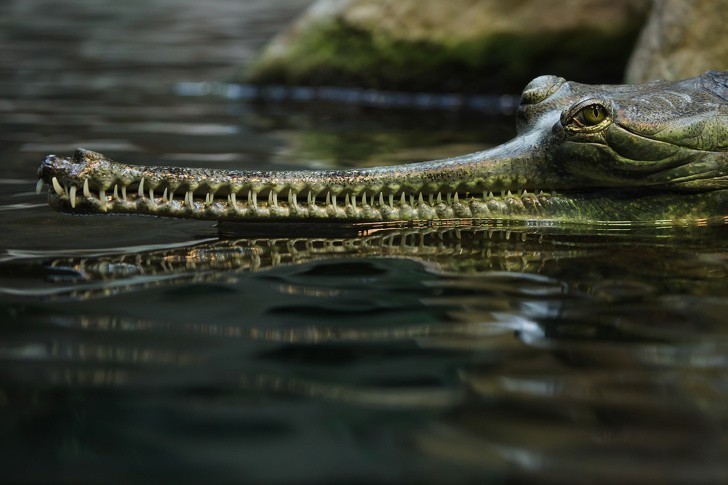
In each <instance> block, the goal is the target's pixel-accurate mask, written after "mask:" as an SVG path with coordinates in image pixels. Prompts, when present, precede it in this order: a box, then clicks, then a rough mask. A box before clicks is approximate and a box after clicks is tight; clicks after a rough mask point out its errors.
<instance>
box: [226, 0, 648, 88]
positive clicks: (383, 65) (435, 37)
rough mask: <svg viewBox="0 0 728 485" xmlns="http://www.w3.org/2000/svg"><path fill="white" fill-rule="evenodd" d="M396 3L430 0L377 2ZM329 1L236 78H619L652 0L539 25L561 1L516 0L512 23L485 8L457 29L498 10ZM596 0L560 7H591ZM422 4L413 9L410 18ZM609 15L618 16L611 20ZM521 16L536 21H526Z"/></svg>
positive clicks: (472, 84)
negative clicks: (368, 9) (364, 6)
mask: <svg viewBox="0 0 728 485" xmlns="http://www.w3.org/2000/svg"><path fill="white" fill-rule="evenodd" d="M390 2H391V3H392V4H393V5H394V4H396V5H397V7H396V9H398V11H401V10H402V9H405V11H406V7H403V5H404V4H407V3H416V4H418V5H421V7H422V8H425V7H427V4H431V2H429V1H426V0H425V1H424V2H423V0H378V1H377V2H374V3H377V4H378V5H379V6H380V9H379V10H378V11H377V12H378V13H379V14H382V15H387V12H388V9H387V6H388V5H389V3H390ZM395 2H396V3H395ZM327 3H328V4H329V10H328V11H327V12H325V14H321V12H320V11H319V12H318V15H314V18H313V19H311V18H307V17H306V15H309V17H310V16H311V14H305V15H304V18H303V19H301V20H299V22H297V23H296V24H294V26H293V27H292V28H291V29H289V31H287V32H285V33H284V34H283V35H281V36H280V37H279V38H277V39H275V40H274V41H273V42H272V43H271V45H270V46H269V47H268V48H267V49H265V50H264V51H263V53H262V54H261V56H260V57H259V58H258V60H257V61H256V62H255V63H254V64H253V65H252V66H251V68H249V69H248V70H245V71H244V72H242V73H241V74H240V76H238V77H237V79H236V80H238V81H240V80H242V81H246V82H254V83H266V84H270V83H283V84H288V85H337V86H359V87H373V88H379V89H397V90H406V91H429V90H434V91H462V92H499V93H504V92H518V91H520V89H521V88H522V87H523V86H524V85H525V84H526V83H527V82H528V81H529V80H530V79H532V78H533V77H535V76H537V75H540V74H544V73H554V74H558V75H561V76H564V77H566V78H568V79H572V80H576V81H582V82H592V83H594V82H596V83H609V82H619V81H620V80H621V79H622V76H623V72H624V66H625V63H626V60H627V58H628V57H629V54H630V52H631V49H632V46H633V44H634V42H635V39H636V38H637V36H638V34H639V30H640V28H641V25H642V23H643V21H644V15H645V13H646V12H645V8H643V7H642V4H643V3H644V2H639V1H627V0H624V1H617V2H614V4H615V5H616V6H619V7H620V8H621V10H618V11H617V12H616V13H615V12H612V13H611V14H610V15H609V16H605V15H601V16H599V18H597V13H598V12H597V11H596V10H595V13H594V14H593V15H589V14H588V13H587V14H578V15H577V14H575V13H574V12H570V15H568V16H563V17H564V18H565V19H566V20H565V21H564V22H563V24H562V25H553V21H549V23H547V25H543V24H534V19H535V18H538V16H536V15H534V14H533V10H537V11H538V12H539V13H542V12H543V11H544V10H545V9H548V8H550V5H551V4H552V3H553V2H549V1H546V2H544V1H543V0H541V1H532V0H522V1H521V2H514V3H515V4H518V5H520V7H518V8H516V7H513V6H510V7H508V9H509V11H508V12H506V11H503V12H501V13H502V14H503V15H509V14H510V15H512V16H514V17H516V18H511V20H510V22H505V24H504V22H499V21H496V20H493V19H491V20H488V19H490V17H487V16H486V18H481V19H480V20H481V21H482V22H485V23H486V25H484V26H483V27H482V28H478V27H477V25H473V24H472V23H468V28H459V27H458V25H460V24H462V22H463V17H462V15H466V16H468V17H470V18H478V16H477V15H474V14H472V12H473V11H474V10H473V9H477V8H478V7H479V4H481V5H480V7H481V8H482V9H485V10H488V9H490V10H493V9H494V7H493V5H486V4H490V3H492V2H490V1H486V0H471V1H466V0H451V1H449V2H447V3H445V4H443V3H442V2H441V3H439V4H438V5H440V7H439V8H441V9H442V8H445V9H446V11H447V13H446V14H445V13H443V14H442V15H440V16H439V17H440V18H441V22H440V23H435V22H434V20H432V19H429V17H431V16H433V15H437V14H436V13H432V12H430V13H429V14H428V19H429V20H430V22H429V23H428V22H427V21H425V20H427V19H425V20H423V19H419V20H416V19H411V18H409V17H408V18H407V20H400V21H399V23H398V22H397V21H394V22H392V21H390V22H389V23H387V22H384V23H380V22H378V21H377V19H376V15H370V17H369V18H367V19H366V21H362V20H361V18H360V17H361V16H359V17H357V16H356V15H353V16H352V15H348V13H351V11H352V9H353V8H354V7H356V6H359V4H361V3H365V2H363V1H362V0H349V1H343V2H340V3H341V4H342V7H340V9H339V10H337V9H335V8H331V6H330V4H331V3H332V2H331V0H328V2H327ZM501 3H502V2H501ZM592 3H594V2H590V1H584V2H578V4H576V5H575V4H574V3H573V2H557V3H554V5H558V6H560V7H559V8H564V7H573V8H577V7H578V8H581V9H583V8H584V6H586V7H588V6H589V5H590V4H592ZM602 3H603V2H602ZM458 4H463V5H465V4H467V11H465V12H463V13H462V15H459V14H458V11H457V6H458ZM344 5H345V6H347V7H346V8H344ZM431 5H432V4H431ZM442 5H447V7H442ZM616 6H615V7H614V8H617V7H616ZM314 7H316V5H314ZM347 8H348V10H347ZM391 8H393V9H394V8H395V7H391ZM342 9H343V10H342ZM499 9H500V10H504V8H503V7H499ZM313 10H315V8H314V9H313ZM496 10H497V9H496ZM417 11H418V10H416V9H415V10H409V11H406V13H407V14H408V15H409V16H411V15H413V12H417ZM620 13H621V14H622V15H620ZM549 15H550V16H551V15H556V16H558V15H559V14H558V13H550V14H549ZM541 16H542V15H541ZM605 17H607V18H608V19H611V22H608V23H605V22H604V18H605ZM519 18H520V19H523V20H522V22H519V20H518V19H519ZM406 22H410V23H413V24H415V27H413V29H412V30H413V31H414V32H415V33H412V32H409V31H408V28H407V24H406ZM447 22H451V23H454V24H455V25H447ZM523 22H526V23H528V22H530V23H531V25H529V26H528V28H526V27H525V26H523V25H522V23H523ZM428 25H429V26H430V31H431V32H430V33H429V34H428Z"/></svg>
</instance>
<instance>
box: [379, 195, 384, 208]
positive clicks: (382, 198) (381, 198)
mask: <svg viewBox="0 0 728 485" xmlns="http://www.w3.org/2000/svg"><path fill="white" fill-rule="evenodd" d="M383 205H384V192H379V207H382V206H383Z"/></svg>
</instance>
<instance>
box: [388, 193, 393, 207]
mask: <svg viewBox="0 0 728 485" xmlns="http://www.w3.org/2000/svg"><path fill="white" fill-rule="evenodd" d="M389 207H394V194H389Z"/></svg>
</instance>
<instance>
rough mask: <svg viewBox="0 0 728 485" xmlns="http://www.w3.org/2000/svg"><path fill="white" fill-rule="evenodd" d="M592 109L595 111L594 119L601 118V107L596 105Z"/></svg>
mask: <svg viewBox="0 0 728 485" xmlns="http://www.w3.org/2000/svg"><path fill="white" fill-rule="evenodd" d="M592 109H593V110H594V118H599V106H597V105H594V106H593V107H592Z"/></svg>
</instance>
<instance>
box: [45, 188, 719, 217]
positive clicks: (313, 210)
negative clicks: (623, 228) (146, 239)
mask: <svg viewBox="0 0 728 485" xmlns="http://www.w3.org/2000/svg"><path fill="white" fill-rule="evenodd" d="M429 199H430V198H429V196H425V197H424V198H415V197H409V198H400V199H399V200H392V199H384V200H367V201H362V200H359V201H354V202H353V203H352V201H351V200H348V199H347V200H345V201H343V202H339V203H338V204H334V203H333V202H332V201H329V202H328V203H323V202H318V201H317V202H316V203H313V204H307V203H297V202H295V201H270V200H269V201H264V202H256V203H254V204H251V203H249V202H246V201H235V200H230V199H228V200H224V199H222V200H213V201H209V202H205V201H204V200H198V199H192V200H182V199H178V200H172V201H169V200H164V199H161V198H158V199H154V200H152V199H149V198H144V199H134V200H122V199H119V198H114V197H108V198H107V200H104V201H102V200H99V199H98V198H95V197H90V198H84V197H82V198H76V199H75V204H74V207H72V206H71V201H70V198H69V197H68V195H66V194H63V195H58V194H56V193H54V192H53V191H51V193H50V195H49V202H50V203H51V205H53V206H55V207H56V208H58V209H60V210H63V211H65V212H73V213H82V214H140V215H153V216H162V217H174V218H183V219H198V220H213V221H240V222H245V221H270V222H276V221H277V222H285V221H318V222H324V221H331V222H336V221H344V222H381V221H384V222H395V221H437V220H452V219H507V220H514V221H524V220H525V221H537V222H538V221H543V222H564V223H577V224H599V223H609V224H614V223H619V222H630V223H634V222H643V223H647V224H664V225H716V224H725V223H726V220H727V218H728V190H717V191H712V192H706V193H692V194H686V193H681V194H678V193H670V192H657V191H652V192H646V191H644V190H642V189H618V190H617V189H602V190H594V191H589V192H586V191H584V192H581V193H572V194H569V193H567V194H556V193H552V194H544V193H540V194H529V193H523V194H520V195H511V194H508V195H502V196H492V195H489V196H484V197H474V196H467V197H463V196H460V197H453V198H448V199H442V200H436V199H434V198H433V200H429Z"/></svg>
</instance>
